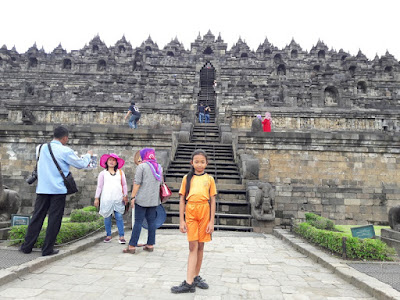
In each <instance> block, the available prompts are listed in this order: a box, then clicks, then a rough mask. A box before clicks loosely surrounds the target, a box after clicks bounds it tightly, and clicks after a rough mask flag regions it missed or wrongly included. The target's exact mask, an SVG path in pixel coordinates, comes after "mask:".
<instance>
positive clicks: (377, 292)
mask: <svg viewBox="0 0 400 300" xmlns="http://www.w3.org/2000/svg"><path fill="white" fill-rule="evenodd" d="M273 233H274V235H275V236H277V237H279V238H281V239H283V240H284V241H285V242H287V243H289V244H290V245H291V246H293V247H294V248H295V249H296V250H298V251H299V252H300V253H303V254H304V255H305V256H307V257H309V258H311V259H312V260H314V261H316V262H318V263H319V264H321V265H323V266H324V267H325V268H327V269H328V270H331V271H332V272H334V273H335V274H337V275H338V276H340V277H341V278H343V279H344V280H346V281H347V282H349V283H351V284H352V285H354V286H356V287H358V288H360V289H362V290H364V291H366V292H367V293H369V294H370V295H372V296H374V297H376V298H377V299H400V292H398V291H397V290H395V289H394V288H393V287H392V286H390V285H389V284H386V283H384V282H382V281H380V280H378V279H376V278H374V277H371V276H369V275H367V274H366V273H364V272H360V271H358V270H356V269H355V268H353V267H352V266H350V264H349V262H348V261H345V260H342V259H340V258H337V257H336V256H333V255H330V254H328V253H326V252H324V251H321V250H320V249H318V248H317V247H315V246H313V245H311V244H309V243H307V242H305V241H303V240H302V239H301V238H299V237H297V236H295V235H294V234H293V233H291V232H289V231H287V230H284V229H274V232H273Z"/></svg>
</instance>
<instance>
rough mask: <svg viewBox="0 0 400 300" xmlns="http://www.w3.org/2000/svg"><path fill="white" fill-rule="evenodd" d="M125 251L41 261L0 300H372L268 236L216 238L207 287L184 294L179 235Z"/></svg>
mask: <svg viewBox="0 0 400 300" xmlns="http://www.w3.org/2000/svg"><path fill="white" fill-rule="evenodd" d="M127 237H128V238H129V236H127ZM97 239H98V238H97ZM123 248H124V246H123V245H120V244H118V242H117V239H113V240H112V242H111V243H110V244H105V243H98V244H95V245H92V246H91V247H89V248H87V249H86V250H83V251H79V252H77V253H75V254H72V255H69V256H65V257H63V255H62V253H63V252H66V250H61V251H60V253H61V255H60V254H59V255H57V256H59V257H58V258H57V256H53V257H51V260H54V261H53V262H51V260H49V261H48V263H44V262H45V260H44V258H38V259H36V260H40V259H42V260H43V263H42V265H43V266H42V267H40V268H37V269H35V268H33V269H34V270H33V271H32V272H31V273H27V274H24V275H19V276H18V278H17V279H15V280H13V281H11V282H9V283H6V284H4V285H2V286H0V299H4V300H5V299H42V300H43V299H346V300H347V299H374V298H372V297H371V296H370V295H369V294H367V293H366V292H364V291H363V290H361V289H359V288H357V287H355V286H353V285H351V284H349V283H347V282H345V281H344V280H343V279H341V278H340V277H339V276H338V275H336V274H334V273H333V272H332V271H331V270H328V269H326V268H324V267H322V266H321V265H320V264H318V263H315V262H314V261H313V260H312V259H310V258H308V257H307V256H306V255H304V254H301V253H300V252H298V251H296V250H294V249H293V248H292V247H291V246H290V245H289V244H287V243H285V242H283V241H282V240H281V239H279V238H277V237H275V236H273V235H262V234H256V233H232V232H216V233H215V234H214V236H213V241H212V242H210V243H208V244H206V247H205V256H204V263H203V268H202V272H201V276H202V277H203V278H205V279H206V280H207V282H208V283H209V284H210V289H209V290H200V289H197V290H196V293H194V294H185V295H174V294H171V293H170V288H171V286H173V285H177V284H179V283H180V282H181V281H182V280H183V279H184V278H185V274H186V261H187V255H188V250H187V249H188V243H187V241H186V237H185V236H184V235H183V234H180V233H179V232H177V231H176V230H159V231H158V232H157V245H156V248H155V251H154V252H152V253H148V252H144V251H142V250H139V251H138V252H137V253H136V254H134V255H131V254H123V253H122V249H123ZM399 295H400V294H399Z"/></svg>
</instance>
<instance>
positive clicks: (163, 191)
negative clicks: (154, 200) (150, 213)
mask: <svg viewBox="0 0 400 300" xmlns="http://www.w3.org/2000/svg"><path fill="white" fill-rule="evenodd" d="M171 195H172V192H171V190H170V188H169V187H168V185H167V184H166V183H165V182H164V180H163V181H162V183H161V185H160V199H161V203H165V202H167V200H168V198H169V197H171Z"/></svg>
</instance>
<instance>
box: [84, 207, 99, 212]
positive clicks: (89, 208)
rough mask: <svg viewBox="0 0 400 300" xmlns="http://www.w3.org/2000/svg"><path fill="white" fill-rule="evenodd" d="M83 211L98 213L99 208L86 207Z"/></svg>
mask: <svg viewBox="0 0 400 300" xmlns="http://www.w3.org/2000/svg"><path fill="white" fill-rule="evenodd" d="M82 210H83V211H94V212H97V207H96V206H86V207H84V208H82Z"/></svg>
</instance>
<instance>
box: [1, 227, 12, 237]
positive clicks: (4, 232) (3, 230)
mask: <svg viewBox="0 0 400 300" xmlns="http://www.w3.org/2000/svg"><path fill="white" fill-rule="evenodd" d="M10 230H11V227H5V228H1V229H0V240H6V239H8V236H9V232H10Z"/></svg>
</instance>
